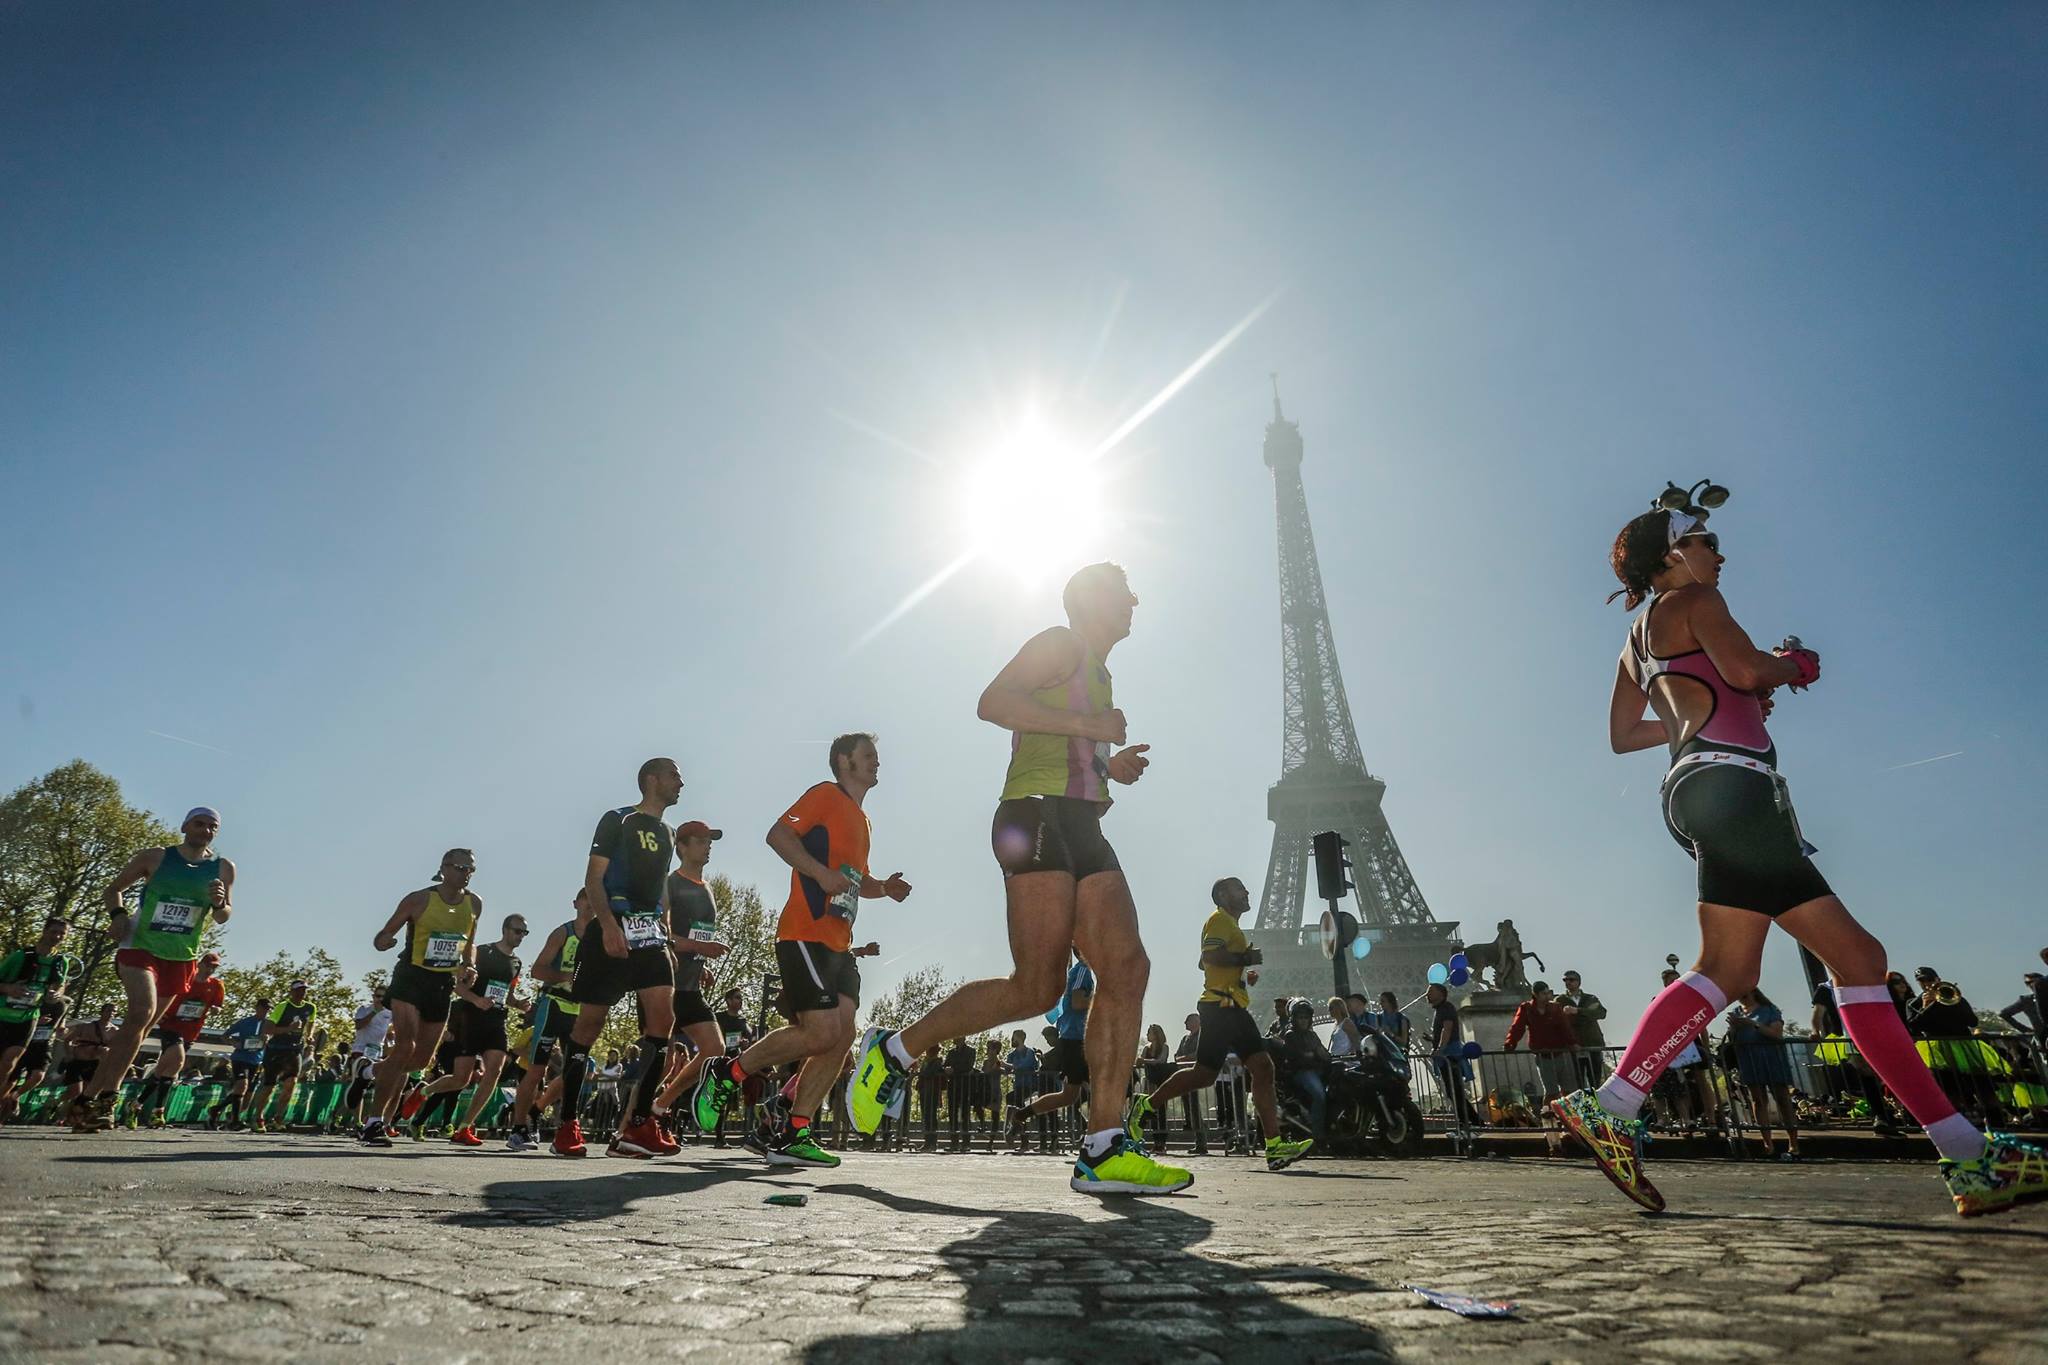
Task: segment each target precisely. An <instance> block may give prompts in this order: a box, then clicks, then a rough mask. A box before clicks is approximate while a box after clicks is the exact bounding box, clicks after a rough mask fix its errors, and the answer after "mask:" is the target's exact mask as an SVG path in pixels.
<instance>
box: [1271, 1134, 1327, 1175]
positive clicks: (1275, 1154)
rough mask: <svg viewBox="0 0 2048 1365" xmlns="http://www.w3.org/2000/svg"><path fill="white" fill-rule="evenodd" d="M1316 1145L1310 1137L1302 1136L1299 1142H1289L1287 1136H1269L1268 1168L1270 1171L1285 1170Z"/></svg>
mask: <svg viewBox="0 0 2048 1365" xmlns="http://www.w3.org/2000/svg"><path fill="white" fill-rule="evenodd" d="M1315 1145H1316V1144H1315V1143H1314V1142H1313V1141H1312V1140H1310V1139H1308V1138H1302V1139H1301V1140H1300V1141H1298V1142H1289V1141H1288V1140H1287V1139H1286V1138H1282V1137H1269V1138H1267V1139H1266V1169H1267V1170H1269V1171H1284V1170H1286V1169H1287V1168H1288V1167H1289V1166H1292V1165H1293V1164H1294V1163H1295V1162H1297V1161H1299V1160H1301V1159H1302V1158H1303V1157H1305V1156H1307V1155H1308V1149H1309V1148H1311V1147H1313V1146H1315Z"/></svg>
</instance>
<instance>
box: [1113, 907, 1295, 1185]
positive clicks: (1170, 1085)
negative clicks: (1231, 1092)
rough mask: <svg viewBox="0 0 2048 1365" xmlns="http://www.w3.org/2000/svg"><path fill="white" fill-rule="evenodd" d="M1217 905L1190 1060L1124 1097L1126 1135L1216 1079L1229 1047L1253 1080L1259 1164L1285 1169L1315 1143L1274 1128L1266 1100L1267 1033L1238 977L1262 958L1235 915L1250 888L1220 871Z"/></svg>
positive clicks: (1135, 1134) (1276, 1122)
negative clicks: (1262, 1149) (1261, 1151)
mask: <svg viewBox="0 0 2048 1365" xmlns="http://www.w3.org/2000/svg"><path fill="white" fill-rule="evenodd" d="M1209 899H1210V901H1211V903H1212V904H1214V906H1215V907H1216V908H1215V909H1214V910H1212V911H1210V913H1209V918H1208V919H1206V920H1204V921H1203V923H1202V958H1201V967H1202V998H1201V999H1200V1000H1199V1001H1197V1002H1196V1004H1195V1012H1196V1013H1197V1014H1198V1015H1200V1016H1201V1021H1202V1027H1201V1031H1200V1032H1199V1033H1198V1034H1197V1035H1196V1036H1197V1042H1196V1047H1195V1064H1194V1065H1193V1066H1189V1067H1182V1068H1181V1069H1180V1070H1178V1071H1176V1072H1174V1073H1173V1074H1172V1075H1171V1076H1168V1077H1167V1078H1166V1079H1165V1080H1164V1081H1162V1082H1161V1083H1160V1085H1159V1088H1158V1089H1156V1090H1154V1091H1153V1092H1152V1093H1151V1094H1150V1095H1140V1096H1138V1098H1137V1100H1136V1102H1134V1103H1133V1104H1132V1105H1131V1117H1130V1124H1129V1131H1130V1136H1131V1139H1132V1140H1133V1141H1137V1140H1138V1139H1139V1137H1140V1135H1141V1134H1142V1133H1143V1131H1144V1122H1145V1116H1146V1115H1147V1114H1150V1113H1152V1112H1153V1111H1154V1110H1155V1109H1164V1108H1165V1107H1166V1105H1167V1104H1169V1103H1170V1102H1172V1101H1173V1100H1175V1099H1177V1098H1179V1097H1180V1096H1182V1095H1185V1094H1187V1093H1188V1092H1189V1091H1190V1090H1202V1089H1206V1088H1207V1087H1209V1086H1211V1085H1214V1084H1215V1083H1216V1075H1217V1073H1218V1072H1220V1071H1221V1070H1222V1069H1223V1064H1224V1062H1225V1061H1226V1060H1228V1059H1229V1057H1230V1056H1231V1054H1233V1053H1235V1054H1236V1055H1237V1059H1238V1060H1239V1061H1241V1062H1243V1063H1244V1069H1245V1072H1246V1074H1248V1075H1249V1076H1250V1077H1251V1082H1252V1107H1253V1108H1254V1109H1256V1110H1257V1111H1258V1115H1259V1129H1260V1131H1262V1132H1263V1133H1264V1134H1265V1135H1266V1169H1267V1170H1269V1171H1284V1170H1286V1169H1287V1168H1288V1167H1289V1166H1292V1165H1293V1164H1294V1163H1295V1162H1297V1161H1299V1160H1301V1159H1302V1157H1304V1156H1306V1155H1308V1149H1309V1148H1311V1147H1313V1146H1315V1143H1314V1142H1312V1141H1309V1140H1307V1139H1303V1140H1300V1141H1290V1140H1289V1139H1287V1138H1283V1137H1282V1136H1280V1112H1279V1108H1278V1106H1277V1105H1275V1103H1274V1101H1273V1058H1272V1055H1271V1054H1270V1053H1268V1052H1267V1051H1266V1040H1265V1038H1263V1037H1262V1036H1261V1035H1260V1033H1259V1023H1258V1020H1256V1019H1254V1018H1252V1011H1251V991H1250V989H1249V988H1248V987H1247V985H1246V983H1245V969H1246V968H1247V967H1256V966H1258V965H1259V963H1261V962H1263V961H1264V960H1265V957H1264V955H1263V954H1262V953H1260V952H1259V950H1258V949H1256V948H1254V947H1252V945H1251V940H1250V939H1248V938H1246V937H1245V935H1244V927H1243V926H1242V925H1241V924H1239V923H1238V921H1239V920H1241V919H1243V918H1244V915H1245V912H1246V911H1247V910H1250V909H1251V908H1252V898H1251V893H1250V892H1248V891H1246V890H1245V887H1244V883H1243V882H1241V881H1239V880H1238V879H1237V878H1235V877H1224V878H1222V879H1220V880H1219V881H1217V883H1216V884H1215V885H1214V886H1212V887H1210V888H1209Z"/></svg>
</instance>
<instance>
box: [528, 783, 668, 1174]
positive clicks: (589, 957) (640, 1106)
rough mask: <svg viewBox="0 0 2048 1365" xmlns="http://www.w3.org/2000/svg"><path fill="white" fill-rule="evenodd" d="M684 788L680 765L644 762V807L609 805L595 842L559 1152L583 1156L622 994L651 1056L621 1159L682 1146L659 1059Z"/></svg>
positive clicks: (616, 1144) (622, 1138)
mask: <svg viewBox="0 0 2048 1365" xmlns="http://www.w3.org/2000/svg"><path fill="white" fill-rule="evenodd" d="M682 794H683V773H682V769H680V768H678V767H677V766H676V761H675V760H674V759H672V758H650V759H648V760H647V761H646V762H645V763H643V764H641V765H640V804H638V805H637V806H621V807H619V808H618V809H617V810H608V811H606V812H605V813H604V817H603V818H602V819H600V820H599V821H598V822H597V834H596V835H595V836H594V837H593V838H592V839H591V841H590V862H589V863H588V865H586V867H585V868H584V873H583V887H584V891H585V893H586V899H587V900H588V901H589V904H590V915H591V917H590V922H589V923H588V924H586V925H584V926H583V939H582V943H581V945H580V946H579V947H578V948H577V952H576V979H575V982H574V984H572V985H571V987H570V998H571V999H573V1000H575V1002H576V1004H577V1005H578V1006H579V1008H578V1010H577V1013H576V1022H575V1024H574V1025H572V1026H571V1028H570V1030H569V1046H568V1048H567V1049H566V1050H565V1052H566V1055H565V1056H564V1057H563V1060H562V1121H561V1122H560V1123H559V1124H557V1125H556V1127H555V1140H554V1150H555V1154H556V1155H557V1156H582V1155H583V1153H584V1147H583V1130H582V1128H581V1127H579V1126H578V1125H577V1122H576V1115H577V1113H578V1109H579V1106H580V1105H581V1103H582V1099H583V1081H584V1078H585V1077H586V1076H587V1075H588V1074H589V1072H590V1047H591V1044H593V1043H595V1042H596V1041H597V1035H598V1034H600V1033H602V1032H603V1031H604V1024H605V1019H606V1018H607V1017H608V1016H609V1015H610V1014H611V1010H612V1006H613V1005H615V1004H617V1003H618V1002H619V999H620V997H622V996H624V995H627V994H629V993H631V994H633V995H635V996H637V998H638V1000H639V1005H640V1033H641V1038H640V1053H641V1055H642V1056H643V1057H645V1058H647V1065H646V1066H645V1067H643V1068H641V1071H640V1077H639V1081H638V1083H637V1084H636V1085H634V1087H633V1094H632V1097H631V1102H630V1104H628V1105H627V1106H626V1121H625V1123H624V1124H623V1125H622V1126H621V1127H620V1129H619V1132H618V1135H617V1136H616V1137H615V1138H614V1139H613V1140H612V1146H611V1150H612V1151H613V1152H615V1153H617V1154H618V1155H620V1156H630V1157H641V1158H645V1157H654V1156H667V1155H669V1154H671V1153H674V1152H679V1151H681V1150H682V1146H681V1144H680V1143H676V1142H673V1141H671V1140H670V1139H669V1137H668V1135H667V1134H665V1133H663V1132H662V1131H661V1126H660V1125H659V1124H657V1123H655V1121H654V1093H655V1091H657V1090H659V1089H660V1088H661V1056H662V1053H663V1051H664V1050H665V1049H666V1048H667V1047H668V1035H669V1032H670V1031H671V1030H672V1029H673V1028H674V1027H675V1013H674V1004H675V966H674V961H673V959H671V958H670V957H669V954H668V928H667V924H666V921H667V918H668V904H667V902H668V864H669V857H670V855H671V854H672V853H673V852H674V850H675V843H674V841H673V840H672V839H671V838H670V837H669V832H668V826H667V825H665V824H663V823H662V819H661V817H662V814H663V812H665V811H667V810H668V808H669V807H670V806H673V805H674V804H675V803H676V799H677V798H678V797H680V796H681V795H682Z"/></svg>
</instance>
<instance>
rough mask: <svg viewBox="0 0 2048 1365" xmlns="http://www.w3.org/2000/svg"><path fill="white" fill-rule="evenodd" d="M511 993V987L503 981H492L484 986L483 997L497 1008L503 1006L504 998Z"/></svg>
mask: <svg viewBox="0 0 2048 1365" xmlns="http://www.w3.org/2000/svg"><path fill="white" fill-rule="evenodd" d="M511 994H512V988H511V987H510V986H508V985H507V984H505V983H504V982H503V981H493V982H491V983H490V984H489V985H487V986H485V987H484V999H486V1000H488V1001H490V1002H491V1003H492V1004H493V1005H496V1006H497V1007H498V1008H499V1009H503V1008H505V1000H506V998H507V997H508V996H510V995H511Z"/></svg>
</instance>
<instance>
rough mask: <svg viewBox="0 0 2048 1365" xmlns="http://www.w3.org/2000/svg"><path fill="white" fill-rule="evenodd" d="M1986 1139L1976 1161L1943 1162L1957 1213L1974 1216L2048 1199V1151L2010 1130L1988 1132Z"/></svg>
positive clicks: (1942, 1171) (1942, 1172) (1942, 1166)
mask: <svg viewBox="0 0 2048 1365" xmlns="http://www.w3.org/2000/svg"><path fill="white" fill-rule="evenodd" d="M1984 1142H1985V1147H1984V1155H1982V1156H1980V1157H1978V1158H1977V1159H1976V1160H1975V1161H1944V1162H1942V1163H1941V1178H1942V1180H1944V1181H1945V1182H1947V1184H1948V1193H1949V1197H1950V1198H1951V1199H1953V1200H1955V1201H1956V1212H1957V1213H1959V1214H1961V1215H1962V1216H1963V1217H1965V1218H1975V1217H1977V1216H1978V1215H1979V1214H1985V1213H1997V1212H1998V1211H1999V1210H2000V1209H2009V1208H2011V1207H2012V1206H2013V1205H2015V1204H2024V1203H2026V1202H2028V1201H2029V1200H2034V1199H2044V1198H2048V1152H2044V1151H2042V1150H2041V1149H2040V1148H2039V1147H2036V1146H2034V1144H2032V1143H2031V1142H2021V1141H2020V1140H2019V1139H2018V1138H2016V1137H2014V1136H2013V1135H2012V1134H2011V1133H1986V1134H1985V1135H1984Z"/></svg>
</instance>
